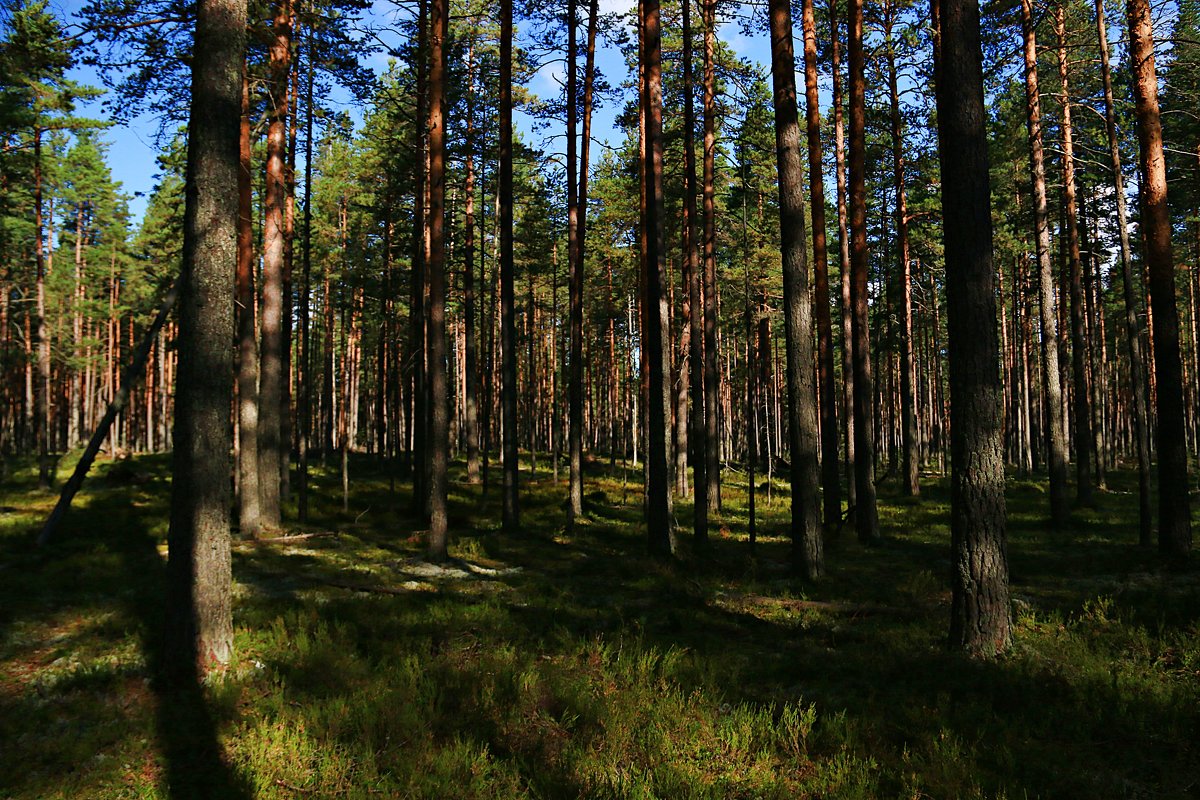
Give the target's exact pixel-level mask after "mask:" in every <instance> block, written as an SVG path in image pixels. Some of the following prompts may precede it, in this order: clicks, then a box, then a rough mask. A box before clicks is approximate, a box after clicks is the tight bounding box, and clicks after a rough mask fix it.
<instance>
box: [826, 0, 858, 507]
mask: <svg viewBox="0 0 1200 800" xmlns="http://www.w3.org/2000/svg"><path fill="white" fill-rule="evenodd" d="M829 30H830V39H831V41H830V44H831V48H830V49H831V51H832V52H831V56H832V66H831V70H832V72H833V136H834V139H833V141H834V165H835V172H836V174H837V216H838V277H839V280H840V282H841V290H842V296H841V322H842V398H841V403H842V439H843V441H844V443H845V448H846V505H847V506H848V511H847V513H850V512H852V510H853V509H854V508H855V506H856V504H857V501H858V491H857V486H855V475H856V473H855V467H854V331H853V321H852V304H851V302H850V236H849V233H848V231H847V212H846V143H845V133H844V127H845V126H844V125H843V124H842V65H841V42H840V41H839V39H838V15H837V2H836V0H830V3H829Z"/></svg>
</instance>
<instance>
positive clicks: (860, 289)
mask: <svg viewBox="0 0 1200 800" xmlns="http://www.w3.org/2000/svg"><path fill="white" fill-rule="evenodd" d="M849 27H850V159H849V161H850V163H849V168H850V169H849V173H850V176H849V178H850V180H849V195H850V214H849V217H850V219H849V222H850V304H851V308H852V313H851V320H850V321H851V327H852V333H853V342H854V457H855V463H854V477H855V484H856V494H857V506H856V509H855V512H854V525H855V528H856V530H857V531H858V538H859V540H860V541H862V542H866V543H871V542H876V541H878V540H879V510H878V508H877V507H876V505H875V442H874V431H875V424H874V404H875V387H874V383H873V382H872V379H871V329H870V325H871V322H870V316H869V314H868V305H867V176H866V165H867V151H866V142H867V140H866V120H867V117H866V114H867V106H866V76H865V69H866V54H865V53H864V50H863V0H850V26H849Z"/></svg>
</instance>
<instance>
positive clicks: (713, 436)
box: [702, 0, 721, 514]
mask: <svg viewBox="0 0 1200 800" xmlns="http://www.w3.org/2000/svg"><path fill="white" fill-rule="evenodd" d="M702 2H703V8H704V400H705V402H704V440H705V443H706V448H705V457H706V459H707V461H706V463H705V466H704V473H705V478H706V480H707V487H706V488H707V503H708V513H710V514H712V513H716V512H717V511H718V510H720V508H721V458H720V456H721V448H720V441H719V436H720V424H719V419H718V403H719V401H718V397H719V396H720V390H721V385H720V374H719V373H718V371H717V217H716V213H717V212H716V187H715V181H716V169H717V167H716V163H717V95H716V91H717V89H716V86H717V79H716V63H715V58H716V24H717V0H702Z"/></svg>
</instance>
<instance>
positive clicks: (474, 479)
mask: <svg viewBox="0 0 1200 800" xmlns="http://www.w3.org/2000/svg"><path fill="white" fill-rule="evenodd" d="M476 89H477V87H476V86H475V45H474V43H472V44H471V45H470V46H469V48H468V54H467V140H466V143H465V144H466V173H467V175H466V186H465V191H464V194H465V195H466V201H465V204H464V205H465V207H464V209H463V212H464V215H465V220H464V227H465V229H464V231H463V326H464V327H465V332H464V337H465V339H466V342H465V346H464V349H465V351H466V352H465V353H464V361H465V362H466V363H465V365H464V366H465V375H464V377H465V379H466V387H465V388H466V391H465V392H464V394H465V397H464V403H465V405H466V409H465V413H464V415H463V416H464V422H465V424H464V428H465V435H466V438H467V482H468V483H479V366H478V361H479V359H478V356H477V354H476V345H475V335H476V334H475V305H476V301H475V104H474V96H475V91H476ZM481 244H482V243H481Z"/></svg>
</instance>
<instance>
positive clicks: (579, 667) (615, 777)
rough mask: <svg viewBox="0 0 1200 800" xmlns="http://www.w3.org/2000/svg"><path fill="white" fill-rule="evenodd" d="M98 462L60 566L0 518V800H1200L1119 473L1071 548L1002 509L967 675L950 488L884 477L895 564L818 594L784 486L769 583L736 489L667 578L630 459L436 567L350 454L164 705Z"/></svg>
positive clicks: (840, 554) (141, 507)
mask: <svg viewBox="0 0 1200 800" xmlns="http://www.w3.org/2000/svg"><path fill="white" fill-rule="evenodd" d="M544 463H545V462H544V460H543V461H542V465H543V467H544ZM110 469H111V467H109V466H108V465H104V466H103V467H102V469H101V474H100V475H99V476H98V477H97V479H95V480H94V481H93V482H92V483H90V484H89V486H88V488H87V489H86V490H85V493H84V494H83V495H82V496H81V498H80V507H79V509H78V510H77V511H76V512H75V513H73V514H72V515H71V516H70V518H69V519H68V522H67V523H66V526H65V527H64V530H63V535H62V538H61V539H60V540H59V541H58V542H57V543H56V544H54V545H53V546H52V547H51V548H50V550H49V551H48V552H45V553H42V552H37V551H36V550H35V549H34V548H33V546H32V545H31V543H30V542H31V539H32V533H33V531H34V530H35V528H36V522H37V519H38V514H40V513H44V512H46V511H48V510H49V507H50V505H51V504H52V501H53V498H52V497H50V496H49V495H39V494H38V493H37V492H36V491H35V490H33V489H32V488H31V487H32V484H31V483H28V482H25V483H22V481H26V478H28V475H27V473H28V470H25V471H21V470H17V471H16V472H15V474H14V477H13V480H12V481H11V482H10V484H9V485H8V487H7V489H6V490H5V491H4V492H3V494H0V504H2V505H4V506H6V507H9V508H11V509H13V510H12V511H9V512H7V513H5V514H4V515H3V516H0V676H2V677H0V741H3V742H5V746H4V747H3V748H0V797H10V796H11V797H82V796H94V797H123V796H129V797H147V796H150V797H153V796H164V797H239V796H241V797H251V796H253V797H310V796H320V797H378V796H419V797H497V798H501V797H520V796H528V797H577V796H586V797H653V796H657V797H664V798H676V797H714V798H715V797H781V798H783V797H804V796H812V797H906V798H907V797H947V798H950V797H1001V796H1003V797H1010V798H1015V797H1024V796H1028V797H1130V798H1135V797H1138V798H1140V797H1145V798H1151V797H1178V798H1184V797H1194V796H1198V794H1200V788H1198V787H1200V756H1198V755H1197V749H1196V745H1195V741H1196V737H1197V734H1200V710H1198V706H1197V699H1198V698H1197V694H1198V690H1200V637H1198V633H1200V625H1198V622H1197V615H1198V613H1200V580H1198V579H1197V575H1196V573H1195V571H1194V570H1193V571H1183V572H1168V571H1165V570H1163V569H1161V568H1160V565H1159V561H1158V558H1157V556H1156V555H1155V554H1154V553H1153V552H1145V551H1143V550H1141V549H1139V548H1138V547H1137V546H1136V538H1137V536H1136V527H1135V522H1136V516H1135V514H1136V508H1135V504H1136V496H1135V495H1133V494H1132V493H1131V492H1132V489H1133V482H1132V478H1133V476H1130V475H1126V474H1117V475H1115V476H1113V478H1112V481H1111V482H1112V484H1113V489H1114V490H1113V491H1111V492H1108V493H1102V494H1101V495H1100V496H1099V498H1100V499H1099V505H1098V507H1097V508H1096V509H1093V510H1087V511H1080V512H1078V513H1077V514H1076V516H1075V519H1074V525H1073V527H1072V529H1071V530H1069V531H1065V532H1059V533H1050V532H1049V531H1047V530H1046V529H1045V528H1044V527H1043V525H1042V522H1041V519H1042V516H1043V513H1044V504H1045V496H1044V487H1042V486H1041V485H1039V484H1036V483H1030V482H1024V481H1014V482H1013V484H1012V486H1011V489H1010V493H1009V502H1010V536H1011V547H1010V551H1011V552H1010V561H1011V566H1012V574H1013V583H1014V594H1015V596H1016V598H1017V602H1016V606H1017V614H1018V627H1017V635H1018V640H1017V644H1016V646H1015V647H1014V648H1013V650H1012V652H1011V653H1009V654H1007V655H1005V656H1004V657H1002V658H1000V659H997V660H995V661H991V662H975V661H970V660H967V659H964V658H962V657H960V656H958V655H957V654H955V653H952V652H949V651H948V650H947V649H946V648H945V647H944V644H943V642H944V636H945V630H946V627H947V623H948V613H949V605H948V600H949V594H948V588H947V582H946V576H947V573H948V570H949V563H950V562H949V543H948V540H949V535H948V531H947V529H946V519H947V505H946V504H947V503H948V493H947V490H946V487H945V485H944V484H943V483H937V482H934V483H927V484H926V486H925V487H924V489H923V496H922V499H921V501H920V502H919V503H916V504H911V503H906V502H902V501H901V499H900V498H898V497H897V496H895V495H894V494H893V493H892V488H893V487H891V486H889V485H887V484H886V483H885V484H884V486H883V488H882V493H881V501H882V504H883V505H882V507H881V522H882V525H883V528H884V533H885V536H886V540H885V542H884V544H883V545H882V546H880V547H876V548H869V549H868V548H862V547H860V546H859V545H858V544H857V543H856V542H854V541H853V536H852V532H850V531H847V532H846V533H845V534H843V535H841V536H839V537H833V538H831V539H830V540H829V541H828V551H827V558H828V563H829V572H830V576H829V578H828V579H827V580H825V581H823V582H822V583H821V584H819V585H818V586H815V587H809V586H805V585H803V584H802V583H799V582H796V581H793V580H792V579H791V578H790V576H789V574H788V571H787V565H786V558H787V552H788V546H787V543H786V542H785V541H784V540H783V539H782V538H779V537H778V536H777V535H775V534H777V533H778V532H780V531H782V530H783V525H784V515H785V514H786V511H787V507H786V492H785V491H784V490H783V488H784V487H782V485H780V486H778V487H776V488H775V490H774V491H773V496H774V501H773V503H771V504H767V503H766V500H765V497H763V496H760V498H759V509H760V535H761V537H762V538H761V539H760V546H759V548H758V550H757V553H756V554H755V556H753V557H752V556H751V554H750V552H749V548H748V546H747V543H746V541H745V529H746V526H745V523H746V519H745V514H744V510H743V503H744V499H745V498H744V494H743V491H744V485H743V484H741V483H739V480H738V477H739V476H738V475H737V474H736V473H732V472H730V473H728V483H727V486H726V491H725V493H724V496H725V499H726V507H725V511H724V513H723V515H721V516H720V517H719V518H718V520H717V521H716V522H717V524H716V525H715V526H714V540H713V545H712V548H711V550H710V552H709V553H708V554H706V556H705V557H704V558H697V557H696V556H695V555H694V554H692V553H691V548H690V543H689V538H688V535H687V532H686V530H683V531H681V535H680V539H681V559H680V561H679V562H678V563H676V564H671V565H665V564H660V563H657V562H655V561H653V560H651V559H649V558H647V557H645V556H644V555H643V550H644V547H643V532H642V531H641V529H640V524H641V507H640V493H639V490H640V486H641V476H640V473H635V472H633V471H629V472H628V473H626V472H624V471H623V470H622V468H621V465H620V464H618V465H617V467H616V470H615V471H613V472H611V473H610V470H609V467H608V465H607V463H606V462H598V463H594V464H592V465H591V466H590V473H589V483H588V486H587V492H588V495H587V497H588V500H587V510H588V522H587V524H585V525H583V526H581V527H580V529H579V530H577V531H576V532H575V533H573V534H572V535H571V536H567V535H565V534H564V533H563V531H562V521H563V519H564V514H563V509H562V503H563V500H564V488H565V487H564V485H563V484H559V485H557V486H556V485H553V484H552V483H551V482H550V481H549V480H548V477H547V475H546V473H545V472H544V470H543V471H542V472H540V473H539V474H538V476H537V480H536V481H533V482H531V483H530V484H529V485H528V491H527V493H526V496H525V503H524V514H525V516H524V526H523V530H524V534H523V535H522V536H521V537H519V538H515V539H505V538H503V537H501V536H499V535H498V532H497V528H498V520H499V506H498V503H499V493H498V491H497V490H495V489H493V491H492V492H491V493H490V494H489V495H488V496H487V497H484V496H483V495H482V494H481V491H480V488H479V487H470V486H467V485H465V484H461V483H460V484H456V485H455V486H454V495H453V497H452V504H453V505H452V530H453V531H454V532H455V533H456V540H455V543H454V545H453V548H452V551H453V553H454V554H455V555H456V556H457V557H458V558H459V559H461V560H460V561H458V562H456V563H452V564H451V565H449V567H448V568H446V569H439V568H434V567H431V565H428V564H425V563H424V562H423V561H422V560H421V559H420V558H419V554H420V552H421V531H420V530H419V527H418V526H417V525H415V524H414V522H413V521H412V520H411V519H410V518H408V516H407V514H406V513H405V512H406V511H407V509H408V508H409V502H408V501H409V498H408V496H407V494H406V492H407V485H406V484H405V483H404V482H403V481H402V480H401V481H399V482H397V484H396V486H397V489H398V491H397V492H396V493H392V492H390V491H389V488H388V487H389V480H388V475H387V474H386V472H385V471H384V470H382V469H381V468H380V467H379V466H378V465H376V464H374V463H373V462H372V461H370V460H369V459H367V458H365V457H364V458H362V459H355V461H354V462H353V464H352V478H353V484H352V496H351V498H350V504H349V511H348V512H343V511H342V510H341V494H340V491H341V484H340V477H339V476H338V475H336V474H334V473H333V472H332V471H331V472H329V473H327V474H325V473H323V474H320V475H318V476H317V478H316V480H315V490H316V492H317V496H316V498H315V504H314V508H313V514H314V526H313V527H312V529H311V530H313V531H321V532H336V533H337V534H338V535H336V536H322V537H315V538H311V539H304V540H296V541H294V542H283V543H272V544H262V545H253V544H244V543H238V544H237V545H236V546H235V548H236V549H235V565H234V569H235V580H236V586H235V623H236V625H237V629H238V634H237V648H238V661H237V663H236V664H234V665H233V666H232V667H231V669H230V671H229V672H228V673H227V674H226V675H224V676H222V677H219V678H217V679H215V680H212V681H210V682H209V683H208V685H206V687H205V690H204V692H203V694H201V693H200V692H192V693H183V694H182V695H180V694H173V693H171V692H169V691H168V690H166V689H165V688H164V686H163V684H162V683H161V682H160V681H158V680H157V679H156V678H155V677H154V676H155V675H156V664H157V663H158V661H159V659H160V658H161V655H162V653H161V645H160V638H159V634H160V629H161V598H162V597H163V595H164V591H163V583H162V582H163V580H164V576H163V566H164V560H163V557H162V553H163V547H164V545H163V542H164V541H165V533H166V531H165V525H166V509H165V503H166V499H167V495H168V485H167V481H166V479H165V478H164V477H163V476H164V475H165V474H166V469H167V464H166V461H165V460H164V459H160V458H146V459H138V460H137V461H135V462H134V466H133V467H130V466H123V467H121V468H120V470H118V473H117V474H115V475H111V474H110V475H105V472H106V471H107V470H110ZM131 471H132V472H133V473H135V475H134V477H133V478H131V477H130V474H129V473H130V472H131ZM122 473H124V474H122ZM494 474H496V473H494ZM496 476H497V477H498V474H496ZM623 478H624V480H623ZM760 481H761V478H760ZM677 516H678V518H679V519H680V520H681V521H686V520H689V519H690V506H688V505H686V504H679V505H678V506H677ZM373 589H374V590H375V591H372V590H373Z"/></svg>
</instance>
